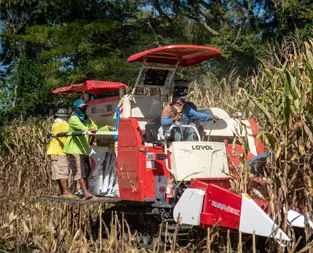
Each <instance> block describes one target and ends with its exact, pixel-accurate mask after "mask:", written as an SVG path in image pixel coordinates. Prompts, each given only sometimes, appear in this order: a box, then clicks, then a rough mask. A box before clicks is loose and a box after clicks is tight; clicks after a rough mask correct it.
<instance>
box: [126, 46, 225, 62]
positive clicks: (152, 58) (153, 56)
mask: <svg viewBox="0 0 313 253" xmlns="http://www.w3.org/2000/svg"><path fill="white" fill-rule="evenodd" d="M221 55H222V53H221V52H220V51H219V50H218V49H216V48H212V47H206V46H195V45H170V46H163V47H158V48H153V49H150V50H146V51H143V52H140V53H137V54H134V55H132V56H130V57H129V58H128V62H143V61H144V57H147V62H151V63H162V64H170V65H175V64H176V63H177V61H178V60H180V61H181V62H180V64H179V65H178V66H181V67H188V66H194V65H197V64H199V63H201V62H203V61H206V60H209V59H213V58H215V57H218V56H221Z"/></svg>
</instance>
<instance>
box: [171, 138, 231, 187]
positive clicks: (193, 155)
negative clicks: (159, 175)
mask: <svg viewBox="0 0 313 253" xmlns="http://www.w3.org/2000/svg"><path fill="white" fill-rule="evenodd" d="M171 151H172V153H171V169H172V171H173V174H174V176H175V179H176V180H178V181H181V180H190V179H191V178H193V177H201V178H225V177H227V175H225V173H223V170H224V171H225V172H226V173H228V161H227V156H226V148H225V144H224V143H219V142H195V141H186V142H182V141H181V142H173V143H172V144H171ZM195 173H198V174H195Z"/></svg>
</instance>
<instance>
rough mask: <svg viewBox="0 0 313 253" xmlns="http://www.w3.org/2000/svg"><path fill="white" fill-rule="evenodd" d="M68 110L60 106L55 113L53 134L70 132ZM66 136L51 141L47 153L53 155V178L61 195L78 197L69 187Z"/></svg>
mask: <svg viewBox="0 0 313 253" xmlns="http://www.w3.org/2000/svg"><path fill="white" fill-rule="evenodd" d="M67 120H68V112H67V109H65V108H60V109H59V110H58V111H57V113H56V114H55V121H54V123H53V125H52V134H57V133H62V132H68V131H69V124H68V123H67ZM65 142H66V137H55V138H52V140H51V141H50V143H49V147H48V150H47V155H50V157H51V169H52V180H56V181H57V182H58V185H59V188H60V191H61V196H63V197H65V198H77V197H76V196H75V195H74V194H72V193H70V192H69V189H68V177H69V168H68V162H67V156H66V154H65V153H64V152H63V148H64V144H65Z"/></svg>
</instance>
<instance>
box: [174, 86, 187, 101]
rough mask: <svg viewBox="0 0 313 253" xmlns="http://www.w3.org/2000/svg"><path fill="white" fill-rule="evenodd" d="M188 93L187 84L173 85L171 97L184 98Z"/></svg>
mask: <svg viewBox="0 0 313 253" xmlns="http://www.w3.org/2000/svg"><path fill="white" fill-rule="evenodd" d="M187 94H188V87H187V86H175V87H174V93H173V97H177V98H181V99H186V98H187Z"/></svg>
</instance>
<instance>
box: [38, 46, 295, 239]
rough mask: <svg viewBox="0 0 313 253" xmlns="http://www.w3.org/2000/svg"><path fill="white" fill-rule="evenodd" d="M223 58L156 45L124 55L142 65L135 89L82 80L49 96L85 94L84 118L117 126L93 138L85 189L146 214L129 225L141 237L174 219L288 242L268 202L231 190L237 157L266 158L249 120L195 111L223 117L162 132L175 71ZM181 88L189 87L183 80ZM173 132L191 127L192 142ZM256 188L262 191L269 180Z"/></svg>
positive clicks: (200, 49)
mask: <svg viewBox="0 0 313 253" xmlns="http://www.w3.org/2000/svg"><path fill="white" fill-rule="evenodd" d="M220 55H221V52H220V51H219V50H218V49H215V48H211V47H206V46H194V45H171V46H163V47H159V48H154V49H151V50H147V51H143V52H140V53H137V54H135V55H132V56H130V57H129V58H128V62H140V63H141V68H140V71H139V74H138V77H137V79H136V83H135V84H134V86H133V87H132V89H129V88H128V87H127V85H125V84H122V83H117V82H104V81H86V82H85V83H84V84H78V85H71V86H69V87H63V88H59V89H56V90H54V91H53V93H62V94H71V93H76V92H80V93H82V92H83V93H84V94H83V97H84V99H85V100H86V101H87V104H88V111H87V114H88V115H89V117H91V118H92V119H93V121H95V123H96V124H97V125H107V124H110V125H115V128H116V129H115V131H113V132H97V133H96V134H95V135H96V137H97V146H92V147H91V154H90V162H91V168H92V172H91V176H90V178H89V179H88V183H89V190H90V192H91V193H93V194H94V195H97V196H100V197H99V198H98V199H97V201H98V202H115V204H114V210H115V211H116V210H118V211H120V212H123V213H125V214H129V215H130V216H131V217H132V218H131V219H132V220H134V217H136V215H134V214H139V215H138V216H140V217H141V216H145V215H146V218H145V222H144V223H143V224H141V223H142V222H141V221H142V220H143V219H142V218H141V219H139V220H138V221H136V222H133V224H134V227H136V230H139V232H142V233H150V234H151V238H153V236H155V234H156V233H158V226H157V225H156V222H160V220H161V221H162V220H164V219H166V220H167V221H168V220H173V222H174V221H175V222H177V220H178V218H179V219H180V221H181V222H182V224H184V225H186V226H192V227H193V228H195V227H196V228H199V229H203V228H206V227H208V226H215V225H219V226H220V227H222V228H226V229H233V230H236V231H238V230H239V231H241V232H243V233H250V234H253V233H255V234H256V235H260V236H265V237H273V238H276V239H280V238H281V239H283V240H286V241H290V238H289V237H288V236H287V235H286V234H285V233H284V232H283V231H282V230H281V229H276V230H275V228H277V226H276V224H275V222H274V221H273V220H272V219H271V218H270V217H269V215H268V210H267V208H268V204H267V203H266V202H262V201H260V200H253V199H252V198H251V197H250V196H249V195H247V194H236V193H234V192H232V191H231V190H230V189H231V183H230V179H231V178H239V177H240V176H242V175H241V174H240V171H241V172H242V171H244V169H245V168H244V167H243V164H242V162H241V160H240V157H242V155H243V154H245V155H246V158H247V159H252V158H255V157H258V156H260V155H261V156H262V154H263V153H264V148H263V144H262V142H261V140H259V141H257V139H256V136H257V134H258V126H257V124H256V123H255V122H254V121H253V120H249V119H243V118H242V115H240V114H237V117H231V116H230V115H229V114H228V113H227V112H226V111H224V110H223V109H221V108H203V109H198V111H201V112H204V113H207V114H212V115H213V114H214V115H217V116H219V118H220V120H217V121H216V122H214V121H208V122H200V123H199V124H196V125H180V126H176V125H173V126H171V127H170V128H169V129H166V131H163V129H162V128H161V119H160V117H161V114H162V110H163V108H164V106H165V105H166V103H167V102H168V100H169V94H171V91H172V90H173V81H174V78H175V73H176V70H177V68H178V67H191V66H194V65H196V64H200V63H202V62H204V61H206V60H209V59H213V58H216V57H218V56H220ZM178 84H179V85H183V86H186V87H187V89H188V83H186V82H184V83H183V84H182V83H178ZM85 93H88V95H85ZM177 127H179V128H184V127H185V128H193V130H194V133H195V138H194V140H192V141H186V140H181V141H175V140H174V139H173V138H172V136H173V131H174V130H175V128H177ZM86 134H91V133H86ZM237 138H246V141H245V143H247V147H243V146H242V145H241V144H240V142H238V141H237V142H236V139H237ZM245 148H246V150H245ZM252 181H253V180H252ZM255 183H258V184H259V185H261V186H262V185H264V183H266V182H262V181H257V180H255ZM263 193H264V195H266V194H265V192H263ZM44 199H49V200H51V199H52V198H48V197H45V198H44ZM60 201H61V200H60ZM62 201H66V200H62ZM68 202H75V201H73V200H70V201H68ZM78 202H79V201H76V203H78ZM87 202H88V201H87ZM87 202H86V201H85V202H81V203H87ZM91 202H92V201H90V203H91ZM93 202H94V201H93ZM151 214H153V215H151ZM156 216H157V218H155V217H156ZM150 219H154V220H153V221H152V220H151V221H150ZM148 220H149V222H147V221H148ZM140 224H141V225H140ZM147 224H149V226H150V227H149V228H147ZM188 229H189V228H188ZM188 229H187V230H188ZM140 230H144V231H140ZM188 231H189V230H188Z"/></svg>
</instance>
